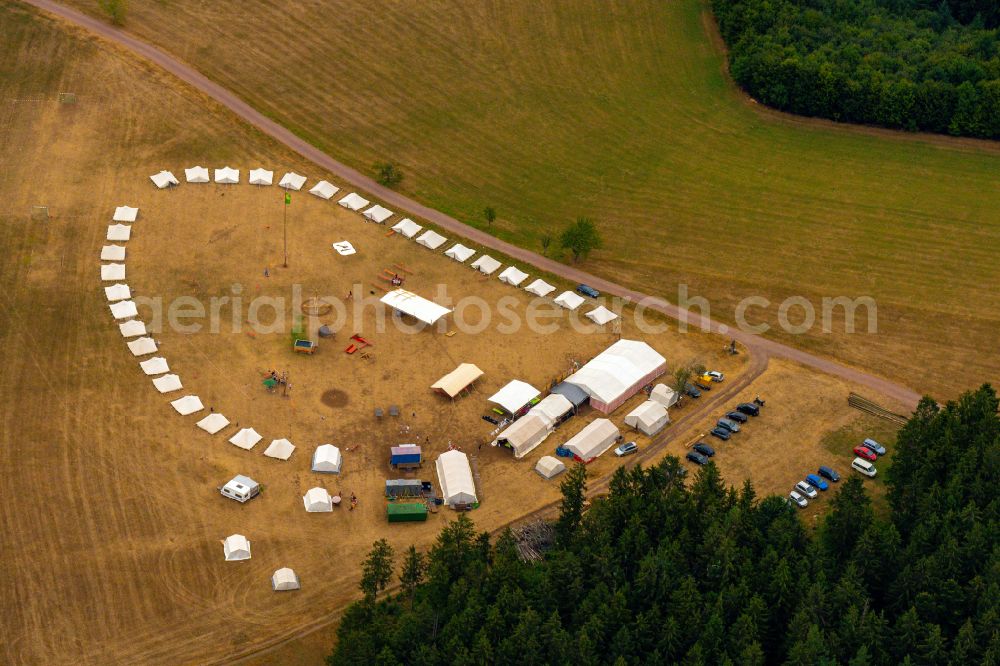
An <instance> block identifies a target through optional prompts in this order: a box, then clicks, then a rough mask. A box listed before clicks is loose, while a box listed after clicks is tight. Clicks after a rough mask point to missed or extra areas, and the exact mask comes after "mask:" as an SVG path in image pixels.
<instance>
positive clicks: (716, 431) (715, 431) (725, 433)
mask: <svg viewBox="0 0 1000 666" xmlns="http://www.w3.org/2000/svg"><path fill="white" fill-rule="evenodd" d="M709 434H710V435H712V437H718V438H719V439H721V440H722V441H723V442H728V441H729V438H730V437H732V436H733V433H732V432H730V431H729V430H726V429H725V428H719V427H716V428H712V431H711V432H710V433H709Z"/></svg>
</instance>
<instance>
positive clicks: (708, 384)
mask: <svg viewBox="0 0 1000 666" xmlns="http://www.w3.org/2000/svg"><path fill="white" fill-rule="evenodd" d="M694 385H695V386H697V387H698V388H700V389H701V390H702V391H711V390H712V383H711V382H704V381H702V380H700V379H696V380H694Z"/></svg>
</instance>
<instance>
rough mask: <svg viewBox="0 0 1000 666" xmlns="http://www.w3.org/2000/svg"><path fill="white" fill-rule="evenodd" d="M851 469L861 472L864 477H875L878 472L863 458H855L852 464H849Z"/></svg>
mask: <svg viewBox="0 0 1000 666" xmlns="http://www.w3.org/2000/svg"><path fill="white" fill-rule="evenodd" d="M851 467H853V468H854V469H856V470H857V471H859V472H861V473H862V474H864V475H865V476H875V474H876V473H877V472H878V470H876V469H875V465H873V464H871V463H870V462H868V461H867V460H865V459H864V458H855V459H854V462H852V463H851Z"/></svg>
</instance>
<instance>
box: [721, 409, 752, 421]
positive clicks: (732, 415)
mask: <svg viewBox="0 0 1000 666" xmlns="http://www.w3.org/2000/svg"><path fill="white" fill-rule="evenodd" d="M726 418H727V419H730V420H732V421H736V422H737V423H746V422H747V421H749V420H750V417H748V416H747V415H746V414H744V413H743V412H737V411H732V412H726Z"/></svg>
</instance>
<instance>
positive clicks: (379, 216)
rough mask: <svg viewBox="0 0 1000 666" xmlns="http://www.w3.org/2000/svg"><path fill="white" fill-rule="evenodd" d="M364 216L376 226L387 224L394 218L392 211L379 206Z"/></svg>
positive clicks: (367, 211)
mask: <svg viewBox="0 0 1000 666" xmlns="http://www.w3.org/2000/svg"><path fill="white" fill-rule="evenodd" d="M362 215H364V216H365V219H367V220H371V221H372V222H374V223H375V224H385V221H386V220H388V219H389V218H390V217H392V211H391V210H389V209H388V208H385V207H383V206H379V205H378V204H376V205H374V206H372V207H371V208H369V209H368V210H366V211H365V212H364V213H362Z"/></svg>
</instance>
